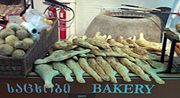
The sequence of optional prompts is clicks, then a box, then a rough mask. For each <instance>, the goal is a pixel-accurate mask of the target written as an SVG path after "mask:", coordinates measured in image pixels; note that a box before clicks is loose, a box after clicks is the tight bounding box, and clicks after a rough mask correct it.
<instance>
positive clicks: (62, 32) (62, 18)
mask: <svg viewBox="0 0 180 98" xmlns="http://www.w3.org/2000/svg"><path fill="white" fill-rule="evenodd" d="M59 18H60V34H59V35H60V39H61V40H64V39H66V10H65V9H64V8H63V7H62V8H61V10H60V12H59Z"/></svg>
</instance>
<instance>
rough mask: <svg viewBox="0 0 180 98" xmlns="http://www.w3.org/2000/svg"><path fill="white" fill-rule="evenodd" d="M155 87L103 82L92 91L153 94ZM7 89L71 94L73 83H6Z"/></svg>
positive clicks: (10, 91)
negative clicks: (47, 86) (48, 87)
mask: <svg viewBox="0 0 180 98" xmlns="http://www.w3.org/2000/svg"><path fill="white" fill-rule="evenodd" d="M154 87H155V85H152V84H106V85H105V86H102V85H101V84H98V83H96V84H92V89H91V92H90V93H95V94H98V93H107V94H108V93H109V94H152V89H153V88H154ZM5 90H6V91H7V92H8V93H9V94H11V93H17V94H21V93H26V94H31V93H36V94H40V93H53V94H61V93H64V94H69V93H71V85H70V84H68V83H66V84H63V85H61V84H58V83H55V86H54V88H51V89H49V90H48V89H46V88H44V87H43V86H42V85H39V84H37V83H34V84H29V83H25V84H19V83H17V84H16V85H15V86H12V85H11V84H10V83H7V84H6V88H5Z"/></svg>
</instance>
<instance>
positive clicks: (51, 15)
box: [48, 6, 57, 19]
mask: <svg viewBox="0 0 180 98" xmlns="http://www.w3.org/2000/svg"><path fill="white" fill-rule="evenodd" d="M56 11H57V10H56V7H55V6H50V7H49V8H48V16H49V18H50V19H54V18H57V12H56Z"/></svg>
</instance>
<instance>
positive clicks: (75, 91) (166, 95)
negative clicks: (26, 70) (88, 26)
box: [0, 77, 180, 98]
mask: <svg viewBox="0 0 180 98" xmlns="http://www.w3.org/2000/svg"><path fill="white" fill-rule="evenodd" d="M85 79H86V81H87V83H85V84H80V83H77V82H72V83H68V82H66V81H65V80H64V79H63V78H61V77H57V78H55V79H54V80H53V83H54V87H53V88H51V89H47V88H44V86H43V81H42V80H41V79H40V78H38V77H33V78H14V79H0V81H1V85H0V98H12V97H15V98H32V97H36V98H42V97H43V98H49V97H53V98H109V97H113V98H120V97H122V98H135V97H138V98H170V97H171V98H179V97H180V95H178V93H179V90H180V84H179V82H180V79H178V78H165V79H164V80H165V81H166V84H163V85H159V84H157V83H155V82H153V81H152V82H144V81H143V80H141V79H139V78H134V79H133V80H132V82H130V83H127V82H123V81H122V79H121V78H119V79H118V83H115V84H113V83H110V82H102V83H97V82H96V81H95V80H94V79H93V78H91V77H86V78H85ZM178 96H179V97H178Z"/></svg>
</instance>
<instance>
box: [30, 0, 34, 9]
mask: <svg viewBox="0 0 180 98" xmlns="http://www.w3.org/2000/svg"><path fill="white" fill-rule="evenodd" d="M31 8H32V9H34V0H31Z"/></svg>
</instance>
